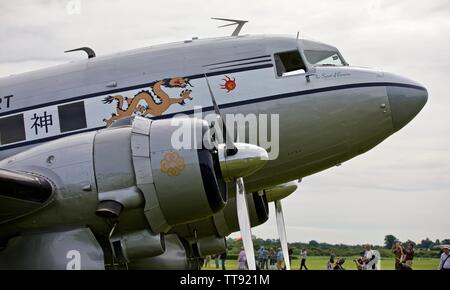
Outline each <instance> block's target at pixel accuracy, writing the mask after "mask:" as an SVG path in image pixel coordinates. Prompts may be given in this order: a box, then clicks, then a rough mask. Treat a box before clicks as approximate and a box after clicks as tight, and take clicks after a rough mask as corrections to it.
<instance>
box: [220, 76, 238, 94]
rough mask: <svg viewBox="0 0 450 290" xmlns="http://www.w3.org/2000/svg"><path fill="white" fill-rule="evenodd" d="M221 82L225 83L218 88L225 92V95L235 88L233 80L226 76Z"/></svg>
mask: <svg viewBox="0 0 450 290" xmlns="http://www.w3.org/2000/svg"><path fill="white" fill-rule="evenodd" d="M223 80H224V81H225V83H224V84H222V85H220V88H221V89H224V90H227V93H229V92H230V91H232V90H234V89H235V88H236V81H235V80H234V78H232V79H231V78H229V77H228V76H225V78H224V79H223Z"/></svg>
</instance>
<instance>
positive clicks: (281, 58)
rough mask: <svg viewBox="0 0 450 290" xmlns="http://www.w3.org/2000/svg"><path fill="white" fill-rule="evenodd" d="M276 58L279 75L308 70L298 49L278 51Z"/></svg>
mask: <svg viewBox="0 0 450 290" xmlns="http://www.w3.org/2000/svg"><path fill="white" fill-rule="evenodd" d="M274 58H275V66H276V69H277V75H278V76H279V77H282V76H288V75H294V74H301V73H305V72H306V66H305V64H304V63H303V60H302V58H301V56H300V52H299V51H298V50H292V51H287V52H280V53H276V54H275V55H274Z"/></svg>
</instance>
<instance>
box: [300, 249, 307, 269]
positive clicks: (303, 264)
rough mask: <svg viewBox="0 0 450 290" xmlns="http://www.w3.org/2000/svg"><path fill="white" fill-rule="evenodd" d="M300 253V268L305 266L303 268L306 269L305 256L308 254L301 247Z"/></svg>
mask: <svg viewBox="0 0 450 290" xmlns="http://www.w3.org/2000/svg"><path fill="white" fill-rule="evenodd" d="M300 255H301V257H302V261H301V263H300V270H303V267H305V270H308V267H306V257H307V256H308V253H307V252H306V249H302V251H301V252H300Z"/></svg>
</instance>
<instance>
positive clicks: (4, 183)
mask: <svg viewBox="0 0 450 290" xmlns="http://www.w3.org/2000/svg"><path fill="white" fill-rule="evenodd" d="M52 193H53V189H52V186H51V185H50V183H49V182H48V181H47V180H46V179H44V178H42V177H38V176H35V175H31V174H28V173H22V172H16V171H10V170H5V169H0V224H1V223H3V222H6V221H8V220H11V219H15V218H18V217H21V216H24V215H26V214H28V213H31V212H34V211H36V210H37V209H39V208H41V207H43V206H44V205H46V204H47V203H48V202H49V201H50V200H51V198H52Z"/></svg>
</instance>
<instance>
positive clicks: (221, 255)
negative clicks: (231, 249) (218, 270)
mask: <svg viewBox="0 0 450 290" xmlns="http://www.w3.org/2000/svg"><path fill="white" fill-rule="evenodd" d="M220 260H221V261H222V270H226V269H225V261H226V260H227V250H225V252H223V253H222V254H220Z"/></svg>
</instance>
